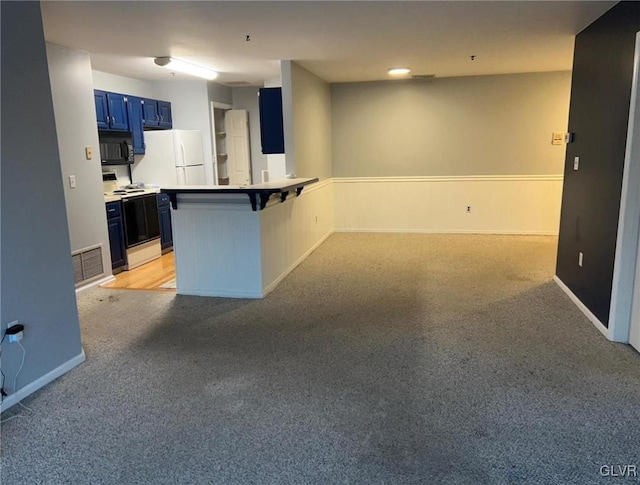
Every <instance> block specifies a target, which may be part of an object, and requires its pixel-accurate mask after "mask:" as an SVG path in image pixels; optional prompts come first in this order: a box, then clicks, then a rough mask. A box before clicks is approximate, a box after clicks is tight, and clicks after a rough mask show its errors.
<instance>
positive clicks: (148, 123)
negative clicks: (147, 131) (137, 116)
mask: <svg viewBox="0 0 640 485" xmlns="http://www.w3.org/2000/svg"><path fill="white" fill-rule="evenodd" d="M142 124H143V126H144V127H145V128H157V127H158V125H159V124H160V113H159V112H158V101H156V100H155V99H148V98H145V99H143V100H142Z"/></svg>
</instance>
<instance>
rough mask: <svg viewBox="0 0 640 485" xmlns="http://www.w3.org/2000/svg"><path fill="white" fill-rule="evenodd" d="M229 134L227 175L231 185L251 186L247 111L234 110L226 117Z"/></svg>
mask: <svg viewBox="0 0 640 485" xmlns="http://www.w3.org/2000/svg"><path fill="white" fill-rule="evenodd" d="M224 125H225V130H226V133H227V136H226V144H227V173H228V176H229V184H230V185H243V184H251V160H250V158H249V118H248V116H247V112H246V110H243V109H232V110H229V111H227V112H226V113H225V115H224Z"/></svg>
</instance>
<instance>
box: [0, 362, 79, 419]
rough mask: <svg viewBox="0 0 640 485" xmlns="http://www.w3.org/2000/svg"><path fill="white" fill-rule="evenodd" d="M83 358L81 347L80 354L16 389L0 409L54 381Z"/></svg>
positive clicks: (15, 402)
mask: <svg viewBox="0 0 640 485" xmlns="http://www.w3.org/2000/svg"><path fill="white" fill-rule="evenodd" d="M85 359H86V357H85V355H84V349H83V350H82V352H80V354H78V355H76V356H75V357H73V358H72V359H69V360H68V361H66V362H65V363H63V364H61V365H59V366H58V367H56V368H55V369H53V370H52V371H51V372H47V373H46V374H45V375H43V376H42V377H40V378H39V379H36V380H35V381H33V382H31V383H30V384H27V385H26V386H24V387H21V388H20V389H18V392H15V393H13V394H10V395H9V396H7V397H6V398H5V399H4V400H3V401H2V406H0V411H2V412H4V411H6V410H7V409H9V408H10V407H11V406H13V405H14V404H17V403H18V402H19V401H22V400H23V399H24V398H25V397H27V396H29V395H31V394H33V393H34V392H36V391H37V390H38V389H40V388H42V387H44V386H46V385H47V384H49V383H50V382H52V381H54V380H55V379H57V378H58V377H60V376H61V375H63V374H66V373H67V372H69V371H70V370H71V369H73V368H74V367H77V366H78V365H80V364H82V363H83V362H84V361H85Z"/></svg>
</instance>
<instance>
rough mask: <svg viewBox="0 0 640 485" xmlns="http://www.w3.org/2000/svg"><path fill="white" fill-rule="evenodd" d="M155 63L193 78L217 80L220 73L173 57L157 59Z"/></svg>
mask: <svg viewBox="0 0 640 485" xmlns="http://www.w3.org/2000/svg"><path fill="white" fill-rule="evenodd" d="M154 62H155V63H156V64H157V65H158V66H162V67H166V68H167V69H171V70H172V71H179V72H184V73H186V74H191V75H192V76H198V77H203V78H205V79H215V78H217V77H218V73H217V72H216V71H214V70H213V69H209V68H208V67H204V66H199V65H198V64H193V63H192V62H187V61H182V60H180V59H175V58H173V57H156V58H155V59H154Z"/></svg>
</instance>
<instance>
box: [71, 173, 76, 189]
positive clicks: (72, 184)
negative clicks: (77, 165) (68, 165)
mask: <svg viewBox="0 0 640 485" xmlns="http://www.w3.org/2000/svg"><path fill="white" fill-rule="evenodd" d="M76 185H77V184H76V176H75V175H69V187H71V188H72V189H75V188H76Z"/></svg>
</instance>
